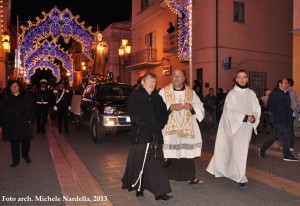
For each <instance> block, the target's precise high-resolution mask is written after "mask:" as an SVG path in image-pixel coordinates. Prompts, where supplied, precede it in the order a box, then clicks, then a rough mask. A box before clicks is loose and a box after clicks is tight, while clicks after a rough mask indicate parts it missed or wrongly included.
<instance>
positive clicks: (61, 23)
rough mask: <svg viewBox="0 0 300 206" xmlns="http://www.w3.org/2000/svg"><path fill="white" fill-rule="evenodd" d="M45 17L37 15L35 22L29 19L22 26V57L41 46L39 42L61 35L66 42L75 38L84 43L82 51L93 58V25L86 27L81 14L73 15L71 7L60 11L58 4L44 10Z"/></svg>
mask: <svg viewBox="0 0 300 206" xmlns="http://www.w3.org/2000/svg"><path fill="white" fill-rule="evenodd" d="M42 14H43V16H44V17H43V19H40V18H39V17H36V20H37V22H36V23H35V24H34V23H32V22H31V21H28V26H27V27H25V26H21V29H22V33H21V34H20V36H19V45H20V58H21V61H22V60H23V59H24V57H25V55H26V53H28V52H29V51H31V50H32V49H35V48H37V47H39V42H41V41H43V40H44V39H47V38H48V37H50V36H51V37H52V38H53V40H56V41H57V39H58V38H59V37H60V36H61V37H63V39H64V41H65V43H68V42H69V41H70V38H73V39H74V40H75V41H77V42H79V43H80V44H81V45H82V53H84V54H85V55H86V56H87V58H88V59H90V60H92V59H93V58H92V56H93V55H92V51H91V48H90V45H91V44H92V42H93V41H94V35H95V34H94V33H93V32H92V31H91V29H92V27H91V26H90V27H88V28H85V26H84V24H85V22H84V21H83V22H81V23H79V21H78V18H79V15H77V16H73V15H72V13H71V11H70V10H69V9H65V10H64V11H62V12H61V11H60V10H59V9H58V8H57V7H56V6H55V7H54V8H53V9H52V10H51V11H50V12H49V13H45V12H42Z"/></svg>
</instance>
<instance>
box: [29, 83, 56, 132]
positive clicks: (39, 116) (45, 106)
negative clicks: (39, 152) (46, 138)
mask: <svg viewBox="0 0 300 206" xmlns="http://www.w3.org/2000/svg"><path fill="white" fill-rule="evenodd" d="M40 85H41V87H40V88H38V89H36V90H35V93H34V94H33V99H34V102H35V109H36V126H37V133H39V132H40V131H42V132H43V133H46V129H45V127H46V123H47V117H48V113H49V110H50V105H51V101H52V99H53V97H52V96H53V95H52V92H51V91H50V90H49V89H47V88H46V85H47V80H46V79H41V80H40Z"/></svg>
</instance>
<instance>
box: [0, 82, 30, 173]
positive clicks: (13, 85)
mask: <svg viewBox="0 0 300 206" xmlns="http://www.w3.org/2000/svg"><path fill="white" fill-rule="evenodd" d="M33 120H34V104H33V101H32V99H31V98H30V97H29V96H28V95H27V94H26V92H25V91H23V90H22V85H21V83H20V82H19V81H17V80H12V81H10V82H9V83H8V86H7V91H6V94H5V96H4V97H3V98H2V100H1V102H0V133H3V139H4V140H9V141H10V142H11V153H12V159H13V162H12V164H11V165H10V167H16V166H17V165H18V164H19V162H20V144H21V145H22V157H23V158H24V159H25V161H26V162H27V163H30V162H31V160H30V158H29V149H30V140H31V139H32V126H31V125H32V123H33Z"/></svg>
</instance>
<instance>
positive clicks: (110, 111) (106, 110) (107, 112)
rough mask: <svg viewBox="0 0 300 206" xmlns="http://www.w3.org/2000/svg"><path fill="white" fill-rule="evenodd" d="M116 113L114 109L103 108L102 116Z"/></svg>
mask: <svg viewBox="0 0 300 206" xmlns="http://www.w3.org/2000/svg"><path fill="white" fill-rule="evenodd" d="M115 111H116V107H104V114H113V113H114V112H115Z"/></svg>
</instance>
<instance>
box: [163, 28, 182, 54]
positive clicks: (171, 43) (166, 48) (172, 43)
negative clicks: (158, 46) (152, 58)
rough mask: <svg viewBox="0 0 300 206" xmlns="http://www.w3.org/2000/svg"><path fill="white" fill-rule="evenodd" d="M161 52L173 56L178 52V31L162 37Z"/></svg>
mask: <svg viewBox="0 0 300 206" xmlns="http://www.w3.org/2000/svg"><path fill="white" fill-rule="evenodd" d="M163 52H164V53H173V54H176V53H177V52H178V31H176V32H172V33H170V34H166V35H164V36H163Z"/></svg>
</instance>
